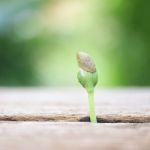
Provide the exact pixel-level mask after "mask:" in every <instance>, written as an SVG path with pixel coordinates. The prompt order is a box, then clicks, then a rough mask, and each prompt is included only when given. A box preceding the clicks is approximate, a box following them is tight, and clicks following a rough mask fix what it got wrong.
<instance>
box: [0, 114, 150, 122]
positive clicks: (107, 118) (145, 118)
mask: <svg viewBox="0 0 150 150" xmlns="http://www.w3.org/2000/svg"><path fill="white" fill-rule="evenodd" d="M0 121H53V122H89V121H90V119H89V117H88V116H86V115H81V114H69V115H38V114H37V115H36V114H35V115H33V114H32V115H31V114H29V115H26V114H18V115H0ZM97 121H98V123H149V122H150V116H149V115H139V114H138V115H133V114H132V115H124V114H118V115H116V114H115V115H114V114H112V115H104V114H103V115H98V116H97Z"/></svg>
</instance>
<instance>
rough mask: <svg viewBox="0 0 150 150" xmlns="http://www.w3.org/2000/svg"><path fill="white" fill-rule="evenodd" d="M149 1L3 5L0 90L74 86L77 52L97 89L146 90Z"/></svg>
mask: <svg viewBox="0 0 150 150" xmlns="http://www.w3.org/2000/svg"><path fill="white" fill-rule="evenodd" d="M149 6H150V1H148V0H144V1H141V0H133V1H131V0H113V1H112V0H1V1H0V86H38V85H41V86H43V85H49V86H76V85H78V82H77V78H76V74H77V72H78V66H77V64H76V52H77V51H85V52H88V53H90V54H91V55H92V56H93V58H94V60H95V62H96V64H97V68H98V73H99V86H101V87H105V86H107V87H108V86H149V85H150V69H149V67H150V8H149Z"/></svg>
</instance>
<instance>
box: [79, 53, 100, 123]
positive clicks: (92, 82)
mask: <svg viewBox="0 0 150 150" xmlns="http://www.w3.org/2000/svg"><path fill="white" fill-rule="evenodd" d="M77 62H78V65H79V68H80V70H79V72H78V75H77V77H78V81H79V82H80V83H81V85H82V86H83V87H84V88H85V89H86V91H87V93H88V99H89V114H90V121H91V122H92V123H96V122H97V119H96V114H95V105H94V87H95V86H96V84H97V82H98V75H97V71H96V66H95V63H94V61H93V60H92V58H91V57H90V56H89V55H88V54H87V53H84V52H79V53H77Z"/></svg>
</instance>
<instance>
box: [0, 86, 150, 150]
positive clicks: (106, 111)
mask: <svg viewBox="0 0 150 150" xmlns="http://www.w3.org/2000/svg"><path fill="white" fill-rule="evenodd" d="M95 103H96V112H97V118H98V122H99V123H97V124H91V123H90V122H89V117H88V100H87V95H86V92H85V91H84V90H83V89H82V88H81V89H75V88H62V89H61V88H59V89H58V88H57V89H54V88H53V89H51V88H0V150H84V149H85V150H150V88H118V89H96V93H95Z"/></svg>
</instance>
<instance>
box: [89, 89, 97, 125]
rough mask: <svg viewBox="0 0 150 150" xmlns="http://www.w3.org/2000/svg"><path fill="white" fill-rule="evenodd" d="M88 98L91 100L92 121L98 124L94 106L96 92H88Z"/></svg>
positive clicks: (90, 112)
mask: <svg viewBox="0 0 150 150" xmlns="http://www.w3.org/2000/svg"><path fill="white" fill-rule="evenodd" d="M88 98H89V114H90V121H91V122H92V123H97V119H96V114H95V104H94V90H92V91H90V92H88Z"/></svg>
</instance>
